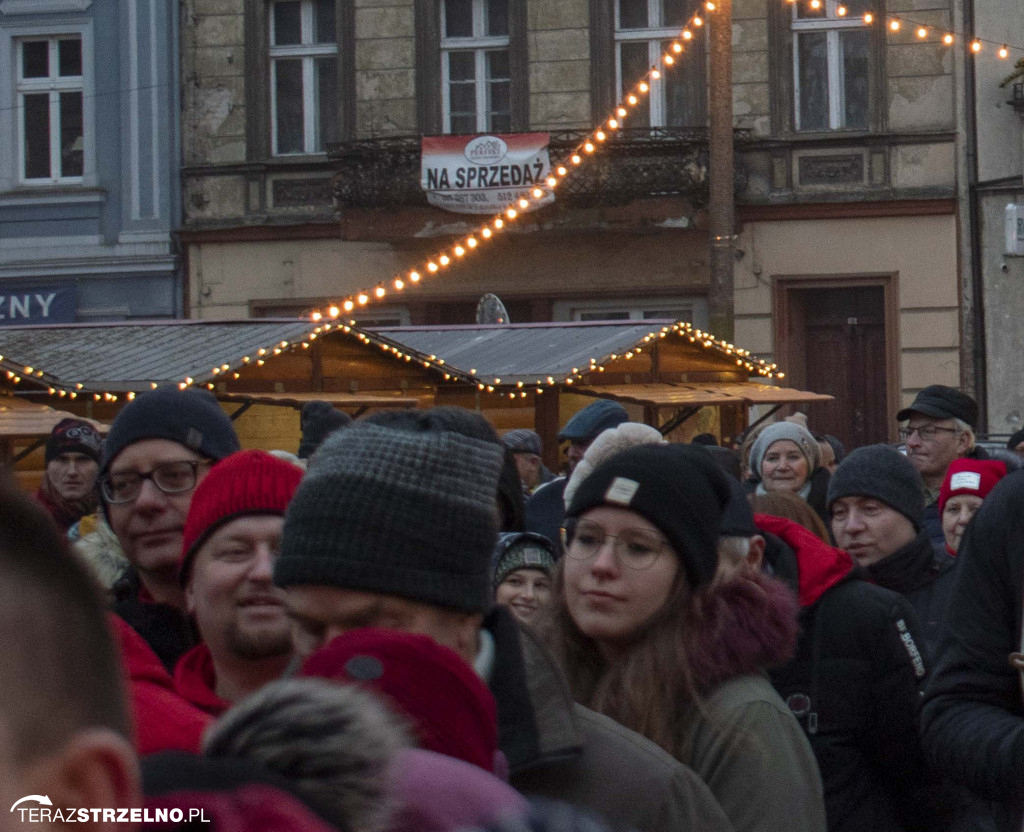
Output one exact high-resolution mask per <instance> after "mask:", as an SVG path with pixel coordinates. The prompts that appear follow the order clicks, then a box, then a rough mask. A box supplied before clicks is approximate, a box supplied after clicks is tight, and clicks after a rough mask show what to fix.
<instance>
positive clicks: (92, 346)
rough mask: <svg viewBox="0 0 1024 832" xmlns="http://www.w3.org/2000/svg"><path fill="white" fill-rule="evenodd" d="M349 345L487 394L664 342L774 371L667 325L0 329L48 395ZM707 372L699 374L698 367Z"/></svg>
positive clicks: (576, 373)
mask: <svg viewBox="0 0 1024 832" xmlns="http://www.w3.org/2000/svg"><path fill="white" fill-rule="evenodd" d="M339 330H340V331H341V334H342V337H346V338H353V339H357V340H359V341H361V342H362V343H364V344H366V345H376V346H379V347H382V348H383V352H384V354H385V355H389V356H390V357H392V358H393V359H395V360H403V359H404V360H405V361H409V360H412V359H415V360H416V362H417V363H419V364H421V365H422V366H423V367H424V368H426V369H428V370H430V371H433V372H435V373H437V374H439V375H443V376H444V378H445V379H446V380H457V381H463V382H470V383H473V384H476V385H478V386H480V387H481V388H483V387H485V386H486V387H487V388H488V389H491V387H492V386H493V387H498V386H499V385H500V386H502V387H507V386H509V385H512V386H515V385H519V386H524V385H534V384H536V385H538V386H540V385H552V384H560V383H563V382H564V383H567V384H572V383H573V382H577V381H581V380H582V379H583V377H584V376H585V375H587V374H589V373H591V372H592V371H595V370H599V369H600V367H601V366H603V365H604V364H606V363H609V362H612V361H615V360H616V359H618V358H622V357H625V358H627V359H628V358H630V357H632V356H633V355H634V354H635V353H639V352H641V350H643V349H644V348H646V347H647V346H648V345H649V344H653V343H656V342H658V341H659V340H660V339H664V338H671V339H672V340H673V341H682V342H686V341H688V342H689V343H688V344H687V346H691V345H692V347H693V349H694V350H695V353H694V354H695V355H696V354H701V353H703V355H704V356H706V357H707V358H712V359H713V362H712V363H717V364H721V365H722V366H723V367H730V366H731V367H732V368H733V369H736V370H738V369H741V368H742V369H743V370H745V371H746V372H747V373H749V374H751V375H761V376H766V377H772V375H775V374H777V375H778V376H779V377H781V376H782V374H781V373H778V370H777V368H776V367H775V365H772V364H768V363H766V362H764V361H762V360H760V359H758V358H754V357H753V356H751V354H750V352H749V351H747V350H743V349H741V348H739V347H736V346H734V345H733V344H728V343H726V342H724V341H718V340H715V339H714V338H713V337H712V336H711V335H710V334H708V333H706V332H702V331H701V330H700V329H697V328H695V327H693V326H692V325H691V324H688V323H685V322H675V321H669V320H664V321H662V320H648V321H595V322H580V323H541V324H513V325H505V326H496V325H472V326H445V327H440V326H422V327H381V328H374V329H361V328H359V327H357V326H355V325H352V324H347V323H344V322H341V321H331V322H323V323H320V324H314V323H312V322H311V321H308V320H295V319H283V320H282V319H266V320H264V319H258V320H241V321H191V320H190V321H180V320H178V321H145V322H132V323H128V324H109V323H108V324H101V323H96V324H64V325H54V326H23V327H13V326H10V327H0V370H6V371H7V374H8V377H10V378H12V379H13V380H15V381H19V380H21V379H22V378H25V379H28V378H31V380H32V381H33V382H35V383H37V384H39V385H42V386H48V387H50V388H51V392H58V393H60V394H61V395H65V394H66V393H69V394H71V395H72V396H73V395H75V391H85V392H89V393H93V394H95V395H99V394H100V393H106V394H107V395H116V394H119V393H123V392H128V393H129V398H131V395H133V392H139V391H144V390H148V389H150V387H155V386H157V385H159V384H167V383H176V384H196V385H200V384H204V385H209V386H211V387H212V386H213V385H212V382H214V381H218V380H219V379H220V378H223V375H224V374H225V373H230V372H236V371H238V370H240V369H241V368H242V367H244V366H245V365H247V364H250V363H253V362H257V361H273V360H274V358H275V356H277V355H280V354H283V353H287V352H289V351H291V350H294V349H297V348H302V347H308V346H309V345H310V343H311V342H312V341H313V340H314V339H315V338H317V337H326V336H328V335H330V336H331V337H337V336H338V335H339ZM705 363H707V361H706V359H705Z"/></svg>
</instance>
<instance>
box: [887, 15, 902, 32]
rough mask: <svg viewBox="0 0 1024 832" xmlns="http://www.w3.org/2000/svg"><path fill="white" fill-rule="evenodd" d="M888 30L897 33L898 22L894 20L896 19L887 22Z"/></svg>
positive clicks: (898, 28)
mask: <svg viewBox="0 0 1024 832" xmlns="http://www.w3.org/2000/svg"><path fill="white" fill-rule="evenodd" d="M889 28H890V29H892V31H894V32H898V31H899V30H900V22H899V21H898V20H896V18H893V19H892V20H890V21H889Z"/></svg>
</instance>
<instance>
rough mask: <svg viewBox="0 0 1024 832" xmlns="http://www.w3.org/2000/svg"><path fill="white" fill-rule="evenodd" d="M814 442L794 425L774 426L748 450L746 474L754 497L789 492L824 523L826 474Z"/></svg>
mask: <svg viewBox="0 0 1024 832" xmlns="http://www.w3.org/2000/svg"><path fill="white" fill-rule="evenodd" d="M820 458H821V451H820V449H819V447H818V442H817V441H816V440H815V438H814V436H813V435H811V433H810V431H808V430H807V428H805V427H803V426H802V425H799V424H796V423H795V422H776V423H775V424H772V425H769V426H768V427H766V428H765V429H764V430H763V431H761V433H760V434H758V437H757V439H756V440H755V441H754V444H753V445H752V446H751V448H750V461H749V465H750V471H751V473H752V474H753V476H754V479H755V482H754V483H751V485H753V486H754V492H755V493H756V494H769V493H771V492H772V491H789V492H792V493H793V494H796V495H797V496H798V497H800V498H801V499H802V500H804V501H805V502H806V503H807V504H808V505H809V506H810V507H811V508H813V509H814V510H815V511H816V512H817V513H818V516H819V517H821V519H822V521H824V522H826V523H827V522H828V512H827V510H826V508H825V495H826V494H827V493H828V480H829V474H828V470H827V469H826V468H824V467H822V465H821V462H820Z"/></svg>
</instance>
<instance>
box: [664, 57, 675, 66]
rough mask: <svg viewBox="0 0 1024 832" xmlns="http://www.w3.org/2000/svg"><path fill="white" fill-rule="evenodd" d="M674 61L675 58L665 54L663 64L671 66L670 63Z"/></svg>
mask: <svg viewBox="0 0 1024 832" xmlns="http://www.w3.org/2000/svg"><path fill="white" fill-rule="evenodd" d="M675 62H676V59H675V58H673V57H672V56H671V55H666V56H665V64H666V65H667V66H672V64H674V63H675Z"/></svg>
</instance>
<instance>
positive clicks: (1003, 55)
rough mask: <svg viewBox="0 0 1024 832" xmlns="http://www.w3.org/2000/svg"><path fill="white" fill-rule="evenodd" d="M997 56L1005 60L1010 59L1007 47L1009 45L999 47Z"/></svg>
mask: <svg viewBox="0 0 1024 832" xmlns="http://www.w3.org/2000/svg"><path fill="white" fill-rule="evenodd" d="M996 54H997V55H999V57H1000V58H1004V59H1005V58H1007V57H1009V54H1010V50H1009V47H1007V45H1006V44H1005V43H1004V44H1003V45H1002V46H1000V47H999V51H998V52H997V53H996Z"/></svg>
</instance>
